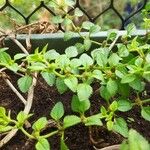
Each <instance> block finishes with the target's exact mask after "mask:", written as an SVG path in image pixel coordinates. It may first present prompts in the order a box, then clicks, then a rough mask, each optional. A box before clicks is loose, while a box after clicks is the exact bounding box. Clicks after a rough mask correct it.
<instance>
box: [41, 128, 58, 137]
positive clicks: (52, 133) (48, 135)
mask: <svg viewBox="0 0 150 150" xmlns="http://www.w3.org/2000/svg"><path fill="white" fill-rule="evenodd" d="M58 132H59V131H58V130H56V131H53V132H51V133H49V134H46V135H43V136H40V137H41V138H49V137H51V136H53V135H55V134H57V133H58Z"/></svg>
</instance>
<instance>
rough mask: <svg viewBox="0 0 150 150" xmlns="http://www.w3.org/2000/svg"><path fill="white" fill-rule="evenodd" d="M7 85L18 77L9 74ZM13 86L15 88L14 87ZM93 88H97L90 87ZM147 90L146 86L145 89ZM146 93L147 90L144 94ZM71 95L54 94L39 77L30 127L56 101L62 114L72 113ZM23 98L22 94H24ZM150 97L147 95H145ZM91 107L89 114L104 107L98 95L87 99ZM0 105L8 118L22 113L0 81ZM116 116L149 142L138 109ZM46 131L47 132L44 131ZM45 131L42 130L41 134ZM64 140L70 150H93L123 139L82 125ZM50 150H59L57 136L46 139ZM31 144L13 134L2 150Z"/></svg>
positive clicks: (25, 148)
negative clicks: (5, 110)
mask: <svg viewBox="0 0 150 150" xmlns="http://www.w3.org/2000/svg"><path fill="white" fill-rule="evenodd" d="M9 75H10V78H11V82H12V83H14V85H16V81H17V79H18V76H16V75H14V74H12V73H11V74H10V73H9ZM16 87H17V86H16ZM94 87H95V88H96V87H97V85H94ZM148 89H149V87H148ZM148 92H149V91H148ZM72 95H73V93H71V92H66V93H65V94H62V95H60V94H58V92H57V90H56V88H55V87H49V86H48V85H47V84H46V83H45V81H43V79H42V78H39V80H38V83H37V86H36V88H35V96H34V102H33V106H32V110H31V113H34V115H33V117H31V119H30V120H29V122H30V123H31V124H32V123H34V121H35V120H36V119H37V118H39V116H40V117H41V116H47V117H48V118H50V117H49V113H50V110H51V108H52V107H53V106H54V104H55V103H56V102H57V101H61V102H62V103H63V104H64V107H65V113H66V114H72V112H71V108H70V101H71V97H72ZM24 96H26V95H24ZM148 96H149V97H150V93H148ZM91 103H92V107H91V110H90V112H88V113H91V114H95V113H97V112H98V111H99V108H100V106H101V105H103V104H104V101H103V100H100V97H99V95H97V94H94V95H93V96H92V97H91ZM0 106H4V107H5V108H6V109H7V110H11V116H12V118H13V117H15V116H16V114H17V113H18V112H19V111H21V110H23V104H22V103H21V102H20V101H19V100H18V98H17V97H16V95H15V94H14V93H13V92H12V91H11V89H10V88H9V87H8V86H7V85H6V83H5V82H4V81H3V80H2V79H0ZM119 115H120V116H123V117H124V118H126V120H129V119H128V118H133V119H134V122H130V123H129V127H132V128H134V129H136V130H137V131H138V132H140V133H141V134H142V135H143V136H144V137H146V139H147V140H149V141H150V132H149V131H150V124H149V122H148V121H145V120H144V119H143V118H141V115H140V110H139V109H137V108H134V109H133V110H131V111H130V112H127V113H119ZM28 130H29V132H30V129H28ZM47 130H49V129H47ZM44 132H46V131H44ZM2 137H3V135H1V136H0V139H1V138H2ZM65 139H66V140H65V141H66V144H67V145H68V147H69V148H70V150H94V146H95V147H98V148H101V147H105V146H106V145H113V144H118V143H121V142H122V140H123V137H121V136H120V135H119V134H116V133H113V132H108V131H107V130H106V129H105V128H104V127H103V128H102V127H92V128H87V127H84V126H83V125H77V126H75V127H71V128H70V129H68V130H67V132H66V133H65ZM49 142H50V144H51V149H52V150H59V137H58V136H54V137H53V138H50V139H49ZM34 149H35V148H34V141H30V140H29V139H28V138H27V137H25V136H24V135H23V134H22V133H21V132H18V133H17V135H16V136H15V137H14V138H13V139H12V140H11V141H10V142H9V143H8V144H7V145H5V146H4V147H3V148H2V150H34Z"/></svg>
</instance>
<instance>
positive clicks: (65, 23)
mask: <svg viewBox="0 0 150 150" xmlns="http://www.w3.org/2000/svg"><path fill="white" fill-rule="evenodd" d="M71 23H72V18H71V17H70V18H69V16H68V15H67V16H66V17H65V18H64V20H63V25H64V26H68V25H70V24H71ZM67 32H69V31H67Z"/></svg>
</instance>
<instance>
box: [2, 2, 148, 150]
mask: <svg viewBox="0 0 150 150" xmlns="http://www.w3.org/2000/svg"><path fill="white" fill-rule="evenodd" d="M51 5H52V6H53V7H54V9H60V12H59V14H58V15H57V16H55V17H53V23H55V24H60V23H61V24H64V28H65V29H66V32H65V33H64V40H65V41H68V40H70V39H71V38H72V37H74V35H76V34H78V35H79V36H80V37H81V39H82V40H83V42H82V43H76V44H75V45H72V46H70V47H68V48H66V49H65V51H64V53H63V54H60V53H58V52H57V50H54V49H53V50H49V49H48V45H46V46H45V47H44V48H43V49H42V50H40V49H39V48H37V49H36V50H35V51H34V53H32V54H29V52H28V51H27V49H26V48H25V47H24V46H23V45H22V44H21V43H20V42H19V41H17V40H16V39H15V38H14V37H13V36H12V35H9V34H8V33H5V32H4V31H3V34H4V35H5V36H8V37H9V38H11V39H12V40H13V41H14V42H15V43H16V44H17V45H18V46H19V47H20V48H21V50H22V51H23V52H22V53H17V54H15V55H14V56H11V55H10V54H9V52H8V49H7V48H1V49H0V67H1V69H0V77H1V79H2V80H4V81H5V82H6V83H7V84H8V86H9V87H10V88H11V89H12V90H13V91H14V93H15V94H16V95H17V96H18V98H19V99H20V101H21V102H22V103H23V105H24V109H23V110H22V111H18V112H17V114H16V115H12V114H11V111H7V110H6V109H5V107H0V133H2V134H3V135H5V134H6V136H4V138H3V139H2V140H1V141H0V147H2V146H3V145H5V144H6V143H7V142H8V141H9V140H10V139H11V138H12V137H14V135H15V134H16V133H17V131H21V132H22V133H23V134H24V136H26V137H27V138H29V139H30V140H32V141H35V149H37V150H49V149H50V147H51V145H52V143H50V142H49V139H50V138H51V137H53V136H55V135H56V134H57V135H58V138H59V139H60V140H59V141H60V149H61V150H67V149H71V147H68V146H67V144H66V137H65V135H66V132H67V130H68V129H69V128H70V127H72V126H73V127H74V126H76V125H78V124H82V125H84V126H86V127H87V128H89V130H91V128H94V127H95V126H96V127H98V128H105V129H107V130H108V131H109V132H114V133H118V134H119V135H121V136H123V137H124V139H126V140H125V141H124V142H123V144H122V145H121V146H120V149H122V150H127V149H130V150H134V149H137V150H141V149H142V150H149V149H150V145H149V143H148V142H147V141H146V139H144V138H143V137H142V136H141V135H139V134H138V133H137V132H136V131H135V130H133V129H131V130H130V129H129V124H132V122H135V121H134V119H133V118H127V119H126V118H124V117H122V115H121V114H122V113H126V112H128V111H131V110H132V109H134V108H136V109H138V110H139V111H140V115H141V117H142V118H144V119H145V120H146V121H150V106H149V104H150V96H149V94H148V92H149V91H148V90H147V88H146V87H147V86H148V85H149V82H150V45H149V44H148V41H149V39H150V37H149V30H148V29H149V28H150V19H149V18H148V15H149V14H148V13H149V12H148V11H149V7H148V6H147V9H148V11H144V12H143V13H144V15H145V18H144V26H145V29H146V34H145V36H143V37H139V36H136V37H132V36H131V35H132V33H133V32H135V31H136V30H135V26H134V25H133V24H130V25H129V26H128V28H127V32H126V34H124V35H120V34H119V32H118V31H116V30H112V31H110V32H108V36H107V39H106V40H104V41H103V42H98V41H94V40H93V39H92V38H91V35H92V34H94V33H97V32H99V31H100V29H101V28H100V26H98V25H96V24H93V23H91V22H89V21H86V22H83V23H82V25H81V26H80V27H79V26H76V25H75V24H74V19H75V17H80V16H82V15H83V13H82V12H81V11H80V10H79V9H76V10H75V12H74V14H73V15H68V14H66V11H65V9H64V8H65V6H69V7H73V5H74V2H73V1H70V0H66V1H64V3H62V5H61V6H60V5H59V4H57V3H56V2H55V1H51ZM60 14H61V15H60ZM68 25H69V27H70V26H71V29H72V31H70V30H69V29H70V28H69V29H68V27H67V26H68ZM81 31H87V34H86V36H84V35H83V34H82V32H81ZM93 46H94V47H96V48H93ZM8 70H9V72H13V73H14V74H15V75H17V76H19V78H18V79H17V85H18V87H16V86H15V85H13V84H12V83H11V81H10V77H9V72H8ZM40 77H42V78H43V79H44V80H45V82H46V83H47V84H48V85H49V86H50V87H56V88H57V91H58V93H60V94H63V93H65V92H67V91H70V92H71V93H72V97H71V99H69V104H68V105H70V107H71V110H72V111H71V114H67V113H65V109H64V105H63V102H62V101H61V99H60V100H59V101H58V102H57V103H56V104H54V105H53V107H51V108H49V115H48V116H42V117H41V116H39V117H38V119H37V120H36V121H34V122H32V123H30V120H31V119H32V117H34V115H35V114H34V112H33V113H30V110H31V107H32V105H33V103H34V101H33V98H34V92H35V87H36V84H37V82H38V80H39V78H40ZM95 84H96V86H94V85H95ZM93 94H97V95H98V100H99V101H102V104H101V105H100V106H98V107H99V109H98V110H97V111H96V112H94V113H93V114H91V113H90V110H91V101H92V99H91V97H92V95H93ZM26 95H27V99H25V98H24V97H25V96H26ZM42 101H43V99H42ZM27 126H29V127H27ZM47 129H50V130H47ZM72 136H73V135H72ZM127 138H128V140H127ZM135 141H136V142H135ZM85 142H86V141H85ZM143 145H144V146H143Z"/></svg>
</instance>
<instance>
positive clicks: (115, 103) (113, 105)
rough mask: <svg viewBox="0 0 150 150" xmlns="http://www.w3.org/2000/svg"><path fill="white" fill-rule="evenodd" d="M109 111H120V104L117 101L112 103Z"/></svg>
mask: <svg viewBox="0 0 150 150" xmlns="http://www.w3.org/2000/svg"><path fill="white" fill-rule="evenodd" d="M109 109H110V110H111V111H113V112H114V111H116V110H117V109H118V103H117V101H113V102H112V103H111V105H110V106H109Z"/></svg>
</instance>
